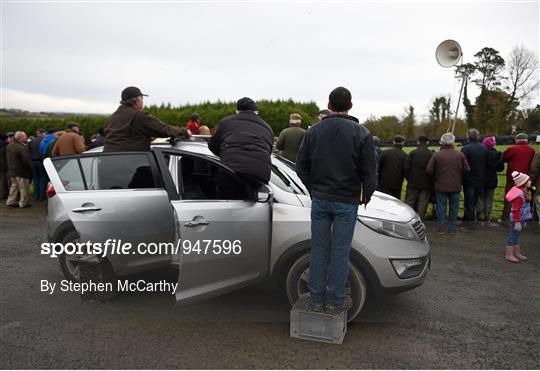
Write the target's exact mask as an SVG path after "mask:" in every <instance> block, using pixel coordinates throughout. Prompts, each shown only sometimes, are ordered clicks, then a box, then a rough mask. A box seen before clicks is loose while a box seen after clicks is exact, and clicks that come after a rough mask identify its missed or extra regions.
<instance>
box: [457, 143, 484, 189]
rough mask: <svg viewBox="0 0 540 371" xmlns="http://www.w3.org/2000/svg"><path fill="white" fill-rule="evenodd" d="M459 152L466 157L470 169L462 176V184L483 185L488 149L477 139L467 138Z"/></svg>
mask: <svg viewBox="0 0 540 371" xmlns="http://www.w3.org/2000/svg"><path fill="white" fill-rule="evenodd" d="M461 152H463V154H464V155H465V157H467V162H468V163H469V166H470V167H471V171H469V172H468V173H466V174H465V175H464V176H463V185H464V186H481V187H483V186H484V180H485V177H486V164H487V157H488V149H487V147H486V146H485V145H483V144H482V143H480V142H478V141H477V140H469V143H468V144H466V145H464V146H463V148H462V149H461Z"/></svg>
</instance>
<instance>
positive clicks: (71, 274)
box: [59, 230, 80, 282]
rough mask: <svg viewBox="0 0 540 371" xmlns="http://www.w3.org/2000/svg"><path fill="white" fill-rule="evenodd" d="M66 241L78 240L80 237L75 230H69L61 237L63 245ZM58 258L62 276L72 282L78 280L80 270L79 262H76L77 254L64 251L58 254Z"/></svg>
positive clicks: (73, 241) (74, 241)
mask: <svg viewBox="0 0 540 371" xmlns="http://www.w3.org/2000/svg"><path fill="white" fill-rule="evenodd" d="M68 242H72V243H77V242H80V237H79V234H78V233H77V231H76V230H71V231H69V232H68V233H67V234H66V235H65V236H64V238H63V239H62V244H63V245H65V244H67V243H68ZM59 260H60V269H61V270H62V273H63V274H64V276H65V277H66V278H67V279H68V280H70V281H72V282H79V280H80V270H79V264H78V262H77V255H68V254H66V253H63V254H62V255H60V256H59Z"/></svg>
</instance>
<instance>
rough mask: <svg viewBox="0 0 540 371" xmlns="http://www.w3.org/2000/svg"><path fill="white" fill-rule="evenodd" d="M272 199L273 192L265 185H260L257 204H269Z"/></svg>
mask: <svg viewBox="0 0 540 371" xmlns="http://www.w3.org/2000/svg"><path fill="white" fill-rule="evenodd" d="M273 198H274V191H272V188H270V187H269V186H268V185H266V184H262V185H261V186H260V187H259V190H258V191H257V202H270V201H272V199H273Z"/></svg>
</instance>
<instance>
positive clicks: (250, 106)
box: [236, 97, 259, 112]
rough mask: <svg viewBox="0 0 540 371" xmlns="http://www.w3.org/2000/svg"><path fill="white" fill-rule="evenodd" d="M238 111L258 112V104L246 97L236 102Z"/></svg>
mask: <svg viewBox="0 0 540 371" xmlns="http://www.w3.org/2000/svg"><path fill="white" fill-rule="evenodd" d="M236 110H237V111H240V112H242V111H258V110H259V109H258V107H257V103H255V101H254V100H253V99H251V98H248V97H244V98H240V99H239V100H238V102H236Z"/></svg>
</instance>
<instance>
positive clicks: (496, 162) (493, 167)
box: [484, 148, 504, 189]
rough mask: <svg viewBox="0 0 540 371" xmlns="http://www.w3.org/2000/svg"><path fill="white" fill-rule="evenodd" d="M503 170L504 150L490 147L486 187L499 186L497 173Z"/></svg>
mask: <svg viewBox="0 0 540 371" xmlns="http://www.w3.org/2000/svg"><path fill="white" fill-rule="evenodd" d="M503 170H504V162H503V160H502V152H500V151H497V150H496V149H495V148H488V155H487V164H486V175H485V180H484V189H493V188H497V185H498V183H499V180H498V176H497V173H498V172H500V171H503Z"/></svg>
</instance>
